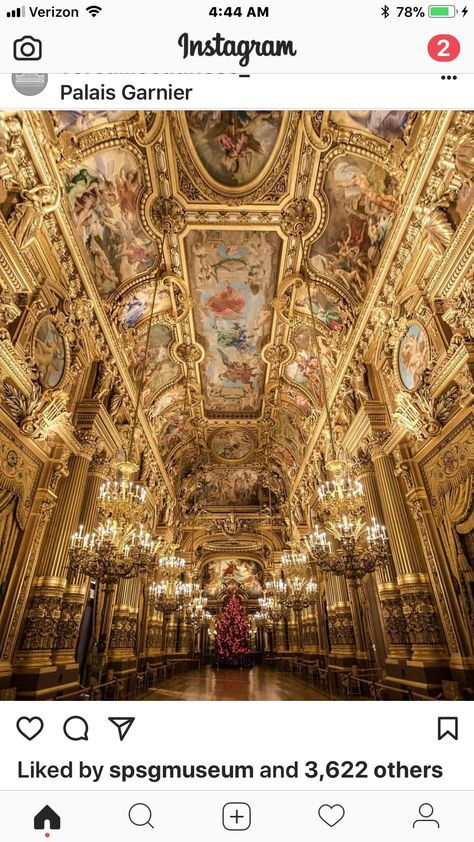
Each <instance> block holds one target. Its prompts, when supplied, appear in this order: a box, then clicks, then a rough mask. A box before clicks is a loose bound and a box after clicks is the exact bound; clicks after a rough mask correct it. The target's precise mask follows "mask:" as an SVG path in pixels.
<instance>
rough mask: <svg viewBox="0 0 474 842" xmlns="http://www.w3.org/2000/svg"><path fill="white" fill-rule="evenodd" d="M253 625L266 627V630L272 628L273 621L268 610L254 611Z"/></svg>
mask: <svg viewBox="0 0 474 842" xmlns="http://www.w3.org/2000/svg"><path fill="white" fill-rule="evenodd" d="M253 618H254V620H255V625H256V626H258V627H259V628H262V629H267V631H271V629H272V628H273V624H274V621H273V619H272V618H271V616H270V614H269V613H268V611H265V610H263V609H260V611H256V612H255V614H254V617H253Z"/></svg>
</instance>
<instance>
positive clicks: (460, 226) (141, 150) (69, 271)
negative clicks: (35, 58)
mask: <svg viewBox="0 0 474 842" xmlns="http://www.w3.org/2000/svg"><path fill="white" fill-rule="evenodd" d="M473 221H474V114H473V113H471V112H460V111H418V112H404V111H352V112H349V111H339V112H334V111H311V112H296V111H295V112H281V111H259V112H256V111H193V112H186V111H170V112H153V111H144V112H135V111H130V112H123V111H92V112H53V111H4V112H0V331H1V333H0V699H2V700H14V699H16V700H31V701H34V700H57V701H60V700H61V699H68V700H84V701H86V700H92V701H100V700H111V699H113V700H120V699H140V700H141V699H144V700H155V701H166V700H172V699H183V700H189V699H216V700H220V699H249V700H274V699H275V700H277V699H282V700H314V701H327V700H358V699H371V700H373V701H391V700H414V701H417V700H430V699H463V700H474V507H473V504H474V424H473V398H474V258H473V255H474V239H473V231H474V227H473Z"/></svg>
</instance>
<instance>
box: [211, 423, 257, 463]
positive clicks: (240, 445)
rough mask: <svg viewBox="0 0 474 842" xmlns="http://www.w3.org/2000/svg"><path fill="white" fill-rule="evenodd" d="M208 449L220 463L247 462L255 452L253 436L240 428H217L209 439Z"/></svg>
mask: <svg viewBox="0 0 474 842" xmlns="http://www.w3.org/2000/svg"><path fill="white" fill-rule="evenodd" d="M209 449H210V450H211V453H212V455H213V456H214V457H215V458H216V459H218V460H219V461H220V462H227V463H231V464H235V463H238V462H243V461H245V460H248V459H249V458H250V456H251V455H252V453H253V452H254V450H255V441H254V438H253V436H252V435H251V434H250V433H249V432H247V430H244V429H242V428H240V427H219V428H218V429H217V430H214V431H213V432H212V433H211V435H210V437H209Z"/></svg>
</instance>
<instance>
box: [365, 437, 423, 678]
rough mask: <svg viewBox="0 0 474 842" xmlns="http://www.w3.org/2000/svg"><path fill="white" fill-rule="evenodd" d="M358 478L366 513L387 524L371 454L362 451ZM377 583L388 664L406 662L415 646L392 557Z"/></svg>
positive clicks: (376, 580) (380, 572)
mask: <svg viewBox="0 0 474 842" xmlns="http://www.w3.org/2000/svg"><path fill="white" fill-rule="evenodd" d="M356 472H357V477H358V479H360V481H361V482H362V485H363V487H364V498H365V506H366V513H367V515H368V517H369V519H371V518H375V520H376V521H377V523H385V521H384V514H383V510H382V506H381V503H380V497H379V493H378V489H377V480H376V476H375V467H374V463H373V462H372V459H371V457H370V453H368V452H362V453H361V454H360V455H359V458H358V460H357V464H356ZM374 575H375V582H376V586H377V591H378V596H379V599H380V603H381V614H382V620H383V632H384V635H385V640H386V650H387V652H386V661H388V662H390V661H393V662H398V661H406V660H407V659H408V658H410V657H411V646H410V641H409V637H408V630H407V626H406V622H405V615H404V613H403V603H402V597H401V593H400V586H399V584H398V582H397V573H396V570H395V565H394V563H393V559H392V557H390V558H389V561H388V564H386V565H384V566H383V567H380V568H379V569H378V570H377V571H376V572H375V574H374Z"/></svg>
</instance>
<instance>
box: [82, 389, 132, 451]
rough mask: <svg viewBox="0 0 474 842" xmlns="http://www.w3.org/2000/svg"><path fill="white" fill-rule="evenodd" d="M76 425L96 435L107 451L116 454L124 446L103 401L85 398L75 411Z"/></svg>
mask: <svg viewBox="0 0 474 842" xmlns="http://www.w3.org/2000/svg"><path fill="white" fill-rule="evenodd" d="M74 422H75V427H76V428H77V429H80V430H82V431H84V432H86V433H89V434H92V435H93V436H96V437H97V439H98V440H99V441H100V442H101V443H103V444H104V447H105V449H106V451H107V453H108V454H109V455H111V456H114V455H115V454H116V453H117V451H118V450H119V449H120V447H121V446H122V442H121V439H120V435H119V434H118V432H117V428H116V426H115V424H114V422H113V421H112V419H111V418H110V415H109V413H108V412H107V410H106V409H105V408H104V406H103V404H102V403H101V401H98V400H94V399H93V398H91V399H89V400H83V401H81V403H80V404H78V405H77V407H76V411H75V418H74Z"/></svg>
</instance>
